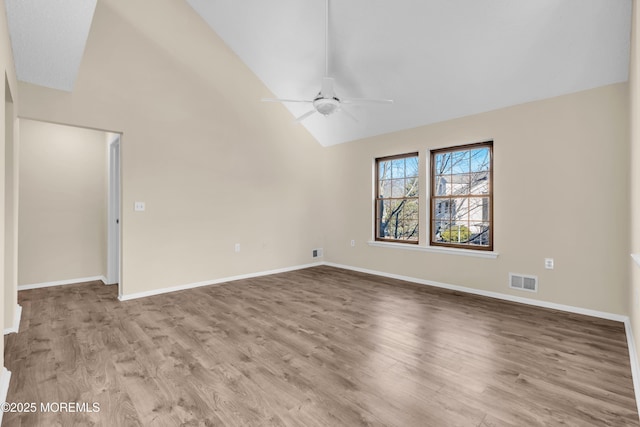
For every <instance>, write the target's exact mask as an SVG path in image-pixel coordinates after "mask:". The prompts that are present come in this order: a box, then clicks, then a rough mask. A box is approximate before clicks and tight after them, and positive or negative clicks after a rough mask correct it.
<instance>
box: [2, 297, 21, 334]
mask: <svg viewBox="0 0 640 427" xmlns="http://www.w3.org/2000/svg"><path fill="white" fill-rule="evenodd" d="M20 318H22V306H21V305H20V304H17V305H16V311H15V313H14V314H13V325H11V326H10V327H8V328H5V330H4V334H5V335H7V334H17V333H18V331H19V330H20Z"/></svg>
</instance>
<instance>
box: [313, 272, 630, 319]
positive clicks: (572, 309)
mask: <svg viewBox="0 0 640 427" xmlns="http://www.w3.org/2000/svg"><path fill="white" fill-rule="evenodd" d="M324 265H327V266H330V267H336V268H342V269H345V270H352V271H358V272H360V273H367V274H373V275H375V276H382V277H388V278H390V279H398V280H404V281H407V282H412V283H417V284H420V285H427V286H435V287H437V288H443V289H449V290H452V291H460V292H465V293H468V294H474V295H480V296H485V297H490V298H497V299H501V300H505V301H511V302H518V303H521V304H527V305H533V306H536V307H543V308H551V309H554V310H560V311H566V312H569V313H575V314H583V315H585V316H592V317H599V318H601V319H607V320H615V321H616V322H624V321H625V320H626V319H628V317H627V316H624V315H621V314H614V313H607V312H604V311H597V310H590V309H587V308H581V307H574V306H571V305H564V304H556V303H553V302H548V301H541V300H536V299H532V298H524V297H519V296H515V295H508V294H503V293H500V292H491V291H484V290H482V289H475V288H467V287H465V286H458V285H450V284H448V283H442V282H435V281H432V280H425V279H417V278H415V277H409V276H402V275H399V274H392V273H385V272H383V271H376V270H369V269H367V268H360V267H352V266H349V265H342V264H335V263H332V262H325V263H324Z"/></svg>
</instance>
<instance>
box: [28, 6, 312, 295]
mask: <svg viewBox="0 0 640 427" xmlns="http://www.w3.org/2000/svg"><path fill="white" fill-rule="evenodd" d="M176 17H180V19H176ZM167 25H169V27H167ZM185 46H188V47H191V48H186V49H185ZM20 96H21V101H22V102H21V107H20V111H19V114H20V116H21V117H25V118H32V119H40V120H46V121H52V122H56V123H65V124H72V125H80V126H87V127H92V128H97V129H105V130H111V131H116V132H122V142H121V158H122V162H121V163H122V216H121V219H122V236H123V240H122V246H123V248H122V251H123V252H122V278H123V279H122V284H121V288H120V290H121V292H122V293H123V294H125V295H129V294H134V293H138V292H144V291H149V290H153V289H161V288H166V287H171V286H179V285H184V284H191V283H196V282H202V281H210V280H214V279H218V278H224V277H229V276H233V275H239V274H248V273H252V272H260V271H265V270H271V269H278V268H284V267H290V266H296V265H303V264H307V263H310V262H313V261H314V260H313V259H312V257H311V251H312V249H313V248H316V247H322V243H323V233H322V229H321V227H320V226H319V225H318V224H319V222H320V220H321V207H322V206H323V203H322V200H321V197H320V195H321V190H322V187H321V179H320V174H321V172H322V169H321V162H319V161H318V159H321V156H322V155H323V152H322V148H321V147H320V146H319V145H318V144H317V143H316V142H315V140H313V139H312V138H311V136H310V135H309V134H308V133H307V132H306V131H305V130H304V128H302V127H301V126H300V125H298V124H295V123H293V120H292V117H291V115H290V114H289V113H287V112H286V110H285V109H284V107H282V106H280V105H277V104H268V103H261V102H260V101H259V100H260V98H262V97H265V96H272V94H270V93H269V92H268V91H267V90H266V89H265V87H264V85H263V84H262V83H261V82H260V81H259V80H258V79H257V78H256V77H255V75H253V74H252V73H251V72H250V71H249V70H248V69H247V67H246V66H245V65H244V64H243V63H242V62H241V61H240V60H239V59H238V58H237V57H236V56H235V55H234V54H233V53H232V52H231V51H230V50H229V49H228V48H227V47H226V46H225V45H224V43H223V42H222V41H221V40H220V39H219V38H218V37H217V36H216V34H215V33H214V32H213V31H211V29H210V28H209V27H208V26H207V25H206V24H205V23H204V22H203V21H202V19H201V18H200V17H199V16H198V15H197V14H196V13H195V12H194V11H193V10H192V9H191V8H190V7H189V6H188V4H187V3H186V2H176V1H173V0H162V1H157V2H154V7H153V8H148V7H146V6H143V5H141V4H138V2H122V1H116V0H105V1H100V2H98V5H97V9H96V12H95V16H94V19H93V25H92V28H91V32H90V34H89V39H88V43H87V47H86V50H85V56H84V59H83V62H82V64H81V67H80V71H79V77H78V80H77V82H76V85H75V88H74V91H73V93H65V92H59V91H55V90H47V89H44V88H41V87H37V86H33V85H29V84H21V85H20ZM135 201H143V202H145V203H146V211H145V212H134V210H133V206H134V202H135ZM236 243H240V245H241V251H240V252H239V253H236V252H235V251H234V245H235V244H236Z"/></svg>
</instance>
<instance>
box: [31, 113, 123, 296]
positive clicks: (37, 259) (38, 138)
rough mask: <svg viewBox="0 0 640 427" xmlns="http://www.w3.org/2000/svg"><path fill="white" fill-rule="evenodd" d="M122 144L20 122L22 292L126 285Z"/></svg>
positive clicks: (101, 134) (96, 134)
mask: <svg viewBox="0 0 640 427" xmlns="http://www.w3.org/2000/svg"><path fill="white" fill-rule="evenodd" d="M120 140H121V134H120V133H115V132H108V131H104V130H96V129H90V128H82V127H77V126H68V125H61V124H55V123H48V122H42V121H37V120H30V119H20V168H19V171H20V172H19V173H20V178H19V200H20V202H19V207H20V208H19V213H18V219H19V220H18V241H19V245H18V290H22V289H33V288H39V287H48V286H57V285H67V284H72V283H83V282H90V281H102V282H103V283H105V284H120V277H121V275H120V260H121V256H120V246H121V239H120V197H121V196H120V195H121V191H120V189H121V183H120V170H121V168H120Z"/></svg>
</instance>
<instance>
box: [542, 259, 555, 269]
mask: <svg viewBox="0 0 640 427" xmlns="http://www.w3.org/2000/svg"><path fill="white" fill-rule="evenodd" d="M553 264H554V263H553V258H545V259H544V268H546V269H547V270H553Z"/></svg>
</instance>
